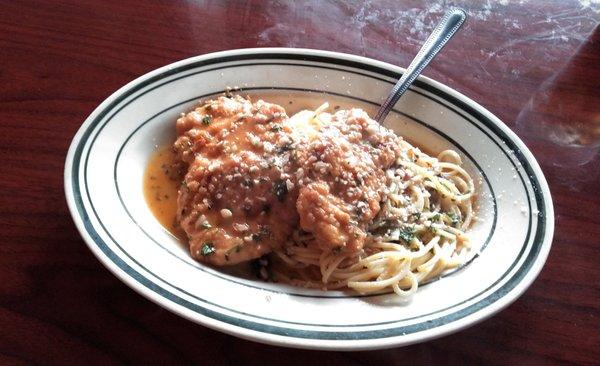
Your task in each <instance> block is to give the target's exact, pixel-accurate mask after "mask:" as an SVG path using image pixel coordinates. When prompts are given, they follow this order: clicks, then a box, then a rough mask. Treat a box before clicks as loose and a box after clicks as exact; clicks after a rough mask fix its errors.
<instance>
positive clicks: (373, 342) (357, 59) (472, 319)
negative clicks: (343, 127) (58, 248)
mask: <svg viewBox="0 0 600 366" xmlns="http://www.w3.org/2000/svg"><path fill="white" fill-rule="evenodd" d="M260 54H281V55H295V56H296V57H297V56H315V57H324V58H332V59H339V60H346V61H350V62H354V63H358V64H363V65H369V66H372V67H375V68H378V69H383V70H388V71H390V72H393V73H403V72H404V71H405V70H404V69H403V68H400V67H397V66H394V65H391V64H388V63H385V62H382V61H377V60H374V59H370V58H366V57H362V56H356V55H351V54H345V53H338V52H331V51H321V50H313V49H297V48H249V49H240V50H229V51H222V52H215V53H209V54H205V55H200V56H195V57H191V58H187V59H184V60H181V61H178V62H175V63H172V64H169V65H166V66H163V67H161V68H158V69H155V70H153V71H151V72H149V73H146V74H144V75H142V76H140V77H138V78H136V79H134V80H133V81H131V82H129V83H127V84H126V85H124V86H123V87H121V88H120V89H118V90H117V91H116V92H114V93H113V94H111V95H110V96H109V97H108V98H106V99H105V100H104V101H103V102H102V103H101V104H100V105H99V106H98V107H97V108H95V109H94V111H93V112H92V113H91V114H90V115H89V116H88V117H87V118H86V120H85V121H84V123H83V124H82V125H81V127H80V128H79V130H78V131H77V133H76V134H75V136H74V138H73V140H72V142H71V145H70V147H69V152H68V154H67V157H66V161H65V171H64V186H65V197H66V200H67V204H68V206H69V211H70V213H71V216H72V218H73V221H74V222H75V225H76V226H77V229H78V231H79V233H80V235H81V236H82V238H83V239H84V241H85V242H86V244H87V246H88V247H89V248H90V249H91V250H92V252H93V253H94V255H95V256H96V257H97V258H98V259H99V260H100V262H101V263H102V264H103V265H104V266H105V267H107V268H108V269H109V270H110V271H111V272H112V273H113V274H114V275H116V276H117V278H119V279H120V280H121V281H123V282H124V283H126V284H127V285H128V286H129V287H131V288H132V289H134V290H135V291H136V292H138V293H140V294H142V295H143V296H144V297H146V298H149V299H150V300H151V301H153V302H155V303H157V304H158V305H160V306H162V307H164V308H166V309H168V310H170V311H172V312H174V313H176V314H178V315H180V316H183V317H185V318H187V319H189V320H192V321H194V322H196V323H200V324H202V325H204V326H208V327H210V328H213V329H216V330H219V331H222V332H225V333H228V334H232V335H235V336H238V337H241V338H245V339H250V340H254V341H259V342H262V343H267V344H274V345H280V346H287V347H295V348H310V349H331V350H364V349H378V348H387V347H393V346H399V345H408V344H412V343H416V342H421V341H425V340H429V339H433V338H437V337H441V336H443V335H446V334H449V333H453V332H456V331H458V330H460V329H463V328H466V327H468V326H472V325H475V324H476V323H478V322H480V321H482V320H484V319H487V318H488V317H490V316H492V315H494V314H495V313H497V312H498V311H499V310H501V309H503V308H505V307H507V306H508V305H510V304H511V303H512V302H514V301H515V300H516V299H517V298H518V297H520V296H521V295H522V293H523V292H524V291H525V290H526V289H527V288H528V287H529V286H530V285H531V284H532V283H533V281H534V280H535V278H537V276H538V274H539V272H540V271H541V269H542V267H543V265H544V263H545V261H546V259H547V256H548V253H549V251H550V248H551V245H552V239H553V233H554V212H553V203H552V197H551V195H550V190H549V188H548V184H547V182H546V179H545V177H544V174H543V172H542V170H541V168H540V167H539V165H538V163H537V161H536V159H535V157H534V156H533V154H532V153H531V152H530V151H529V149H528V148H527V147H526V146H525V144H524V143H523V142H522V141H521V140H520V139H519V137H518V136H517V135H516V134H515V133H514V132H512V130H510V128H508V127H507V126H506V125H505V124H504V123H503V122H502V121H501V120H500V119H498V118H497V117H496V116H494V115H493V114H492V113H491V112H489V111H488V110H487V109H485V108H484V107H483V106H481V105H480V104H478V103H476V102H475V101H473V100H471V99H470V98H468V97H466V96H465V95H463V94H461V93H459V92H457V91H456V90H454V89H452V88H450V87H448V86H446V85H443V84H441V83H439V82H437V81H435V80H432V79H430V78H427V77H424V76H420V77H419V80H420V82H423V83H424V84H429V85H430V86H432V87H433V88H434V89H438V90H440V91H441V92H442V93H444V94H446V95H449V96H451V97H454V98H455V99H456V100H458V101H459V102H461V103H462V104H464V105H466V106H468V107H470V108H472V109H473V110H474V111H475V112H477V113H479V114H481V115H482V116H483V117H484V118H486V119H488V120H490V121H491V122H492V123H493V125H494V126H496V127H498V128H499V129H500V130H501V131H502V132H503V133H504V134H505V135H506V137H507V138H508V139H509V140H511V141H512V142H513V143H514V144H515V145H516V146H517V147H518V148H519V150H520V152H521V153H522V154H523V157H524V159H525V160H526V161H527V162H528V163H529V165H530V167H531V169H532V170H533V173H534V174H535V177H536V179H537V181H538V183H539V189H540V190H541V194H542V196H543V199H544V200H545V203H546V207H544V209H545V211H546V212H545V220H546V222H545V225H546V226H545V230H544V234H545V235H544V238H543V239H544V240H543V242H542V243H541V247H540V251H539V252H538V254H537V256H536V257H535V258H534V263H533V264H532V266H531V267H530V269H529V271H528V272H526V273H525V274H524V277H523V278H522V279H521V280H520V281H519V282H518V283H517V284H516V285H515V287H514V288H513V289H511V290H510V291H508V292H507V293H506V294H505V295H504V296H503V297H502V298H500V299H498V300H497V301H495V302H493V303H492V304H490V305H488V306H485V307H483V308H481V309H479V310H476V311H475V312H474V313H472V314H469V315H467V316H465V317H463V318H462V319H459V320H457V321H454V322H451V323H447V324H443V325H442V326H440V327H434V328H430V329H427V330H424V331H419V332H415V333H412V334H409V335H406V336H402V335H400V336H393V337H388V338H370V339H360V340H336V339H331V340H329V339H315V338H298V337H287V336H282V335H277V334H272V333H266V332H260V331H256V330H252V329H248V328H244V327H241V326H236V325H233V324H229V323H225V322H222V321H219V320H217V319H213V318H210V317H208V316H206V315H203V314H199V313H196V312H194V311H192V310H191V309H187V308H185V307H183V306H182V305H179V304H176V303H174V302H173V301H171V300H169V299H166V298H164V297H163V296H162V295H160V294H159V293H157V292H154V291H151V290H149V289H148V288H146V286H144V285H143V284H141V283H140V282H138V281H137V280H136V279H134V278H132V277H131V275H130V274H128V273H126V272H125V271H124V270H123V269H121V268H120V267H119V266H118V265H117V264H116V263H115V262H114V261H112V260H111V259H110V258H108V256H107V255H106V254H105V253H104V252H102V250H101V249H100V248H99V247H98V246H97V245H96V242H95V241H94V239H93V238H92V237H91V236H90V235H89V233H88V231H87V229H86V228H85V225H84V222H83V219H82V218H81V217H80V216H79V213H78V210H77V207H76V204H75V198H74V188H73V187H71V184H70V183H71V178H72V174H71V172H72V164H73V158H74V155H75V150H76V147H77V145H78V143H79V142H80V140H81V138H82V136H83V135H84V133H85V132H86V131H87V129H88V128H89V125H90V124H91V122H92V121H93V120H94V119H95V118H96V117H98V115H99V114H100V113H101V112H102V111H104V110H105V109H106V107H107V106H110V105H111V103H112V102H114V101H115V99H117V98H118V97H119V96H120V95H122V94H124V93H126V92H127V91H128V90H129V89H131V88H133V87H135V86H137V85H138V84H140V83H141V82H143V81H145V80H148V79H152V78H154V77H156V76H159V75H161V74H162V73H168V72H169V71H171V70H174V69H177V68H179V67H181V66H184V65H188V64H194V63H197V62H201V61H206V60H211V59H216V58H226V57H232V56H240V55H245V56H252V55H260ZM460 109H461V110H462V108H460ZM528 180H529V179H528Z"/></svg>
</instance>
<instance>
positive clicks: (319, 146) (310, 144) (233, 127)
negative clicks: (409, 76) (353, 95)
mask: <svg viewBox="0 0 600 366" xmlns="http://www.w3.org/2000/svg"><path fill="white" fill-rule="evenodd" d="M176 128H177V135H178V137H177V140H176V142H175V143H174V145H173V147H172V149H173V151H174V153H175V160H176V161H175V163H174V165H173V166H174V167H177V170H181V171H183V172H184V174H183V175H182V177H181V178H180V181H181V184H180V186H179V189H178V195H177V201H176V205H177V212H176V221H177V223H178V224H179V226H180V228H181V229H183V231H185V235H186V237H187V239H188V243H189V247H190V253H191V255H192V257H194V258H195V259H197V260H199V261H203V262H208V263H211V264H215V265H232V264H237V263H240V262H245V261H248V260H251V259H255V258H259V257H261V256H263V255H265V254H267V253H269V252H270V251H272V250H273V249H274V248H278V247H280V246H281V245H283V243H285V242H286V241H287V240H288V238H289V237H290V235H291V234H292V232H293V230H294V229H296V228H298V227H300V228H301V229H302V230H304V231H306V232H308V233H312V234H313V235H314V237H315V240H314V243H315V245H318V246H319V247H321V248H322V249H324V250H331V251H348V252H357V251H360V250H361V249H362V247H363V245H364V242H365V238H366V235H367V234H366V229H367V227H368V225H369V224H370V223H371V222H372V220H373V219H374V218H375V216H377V214H378V213H379V211H380V202H381V201H382V199H383V198H384V197H383V195H384V192H385V190H386V177H385V170H386V169H387V168H389V167H390V166H391V165H392V164H393V163H394V162H395V161H396V159H397V158H398V156H399V153H400V147H399V141H400V139H401V138H400V137H398V136H396V135H395V134H393V133H392V132H391V131H389V130H387V129H385V128H383V127H381V126H379V124H378V123H377V122H375V121H373V120H372V119H370V118H369V117H368V115H367V114H366V113H365V112H364V111H362V110H360V109H351V110H341V111H338V112H336V113H335V114H329V113H315V112H314V111H302V112H300V113H298V114H296V115H294V116H292V117H291V118H289V117H288V116H287V114H286V112H285V110H284V109H283V108H282V107H281V106H279V105H276V104H270V103H267V102H264V101H262V100H259V101H257V102H255V103H252V102H251V101H250V100H248V99H244V98H242V97H240V96H235V97H232V98H227V97H220V98H218V99H216V100H211V101H208V102H206V103H204V104H202V105H200V106H199V107H197V108H195V109H194V110H193V111H191V112H189V113H187V114H184V115H182V116H181V118H179V119H178V120H177V123H176ZM147 198H148V196H147Z"/></svg>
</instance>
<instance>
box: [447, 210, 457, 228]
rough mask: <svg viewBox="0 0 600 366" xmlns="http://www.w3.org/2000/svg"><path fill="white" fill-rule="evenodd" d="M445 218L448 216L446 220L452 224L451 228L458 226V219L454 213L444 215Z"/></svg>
mask: <svg viewBox="0 0 600 366" xmlns="http://www.w3.org/2000/svg"><path fill="white" fill-rule="evenodd" d="M446 216H448V218H449V219H450V221H451V222H452V226H453V227H457V226H458V225H459V224H460V218H459V217H458V215H457V214H455V213H454V212H448V213H446Z"/></svg>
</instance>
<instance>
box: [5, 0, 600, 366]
mask: <svg viewBox="0 0 600 366" xmlns="http://www.w3.org/2000/svg"><path fill="white" fill-rule="evenodd" d="M426 3H427V4H426ZM446 3H447V1H416V0H415V1H398V0H390V1H366V0H365V1H362V0H361V1H353V2H345V1H330V0H327V1H325V0H323V1H319V0H314V1H295V2H292V1H245V0H244V1H242V0H240V1H161V0H155V1H143V2H135V1H123V0H108V1H58V0H56V1H16V0H15V1H1V2H0V157H1V160H2V164H1V165H0V171H1V174H0V240H1V242H0V364H68V365H80V364H122V363H125V364H188V363H197V364H211V365H212V364H215V365H221V364H223V365H270V364H286V365H314V364H343V365H362V364H379V365H396V364H397V365H401V364H402V365H404V364H432V365H441V364H457V365H462V364H486V365H487V364H518V365H524V364H534V365H538V364H598V363H599V362H600V219H599V217H600V216H599V215H598V212H600V193H599V192H600V158H599V154H598V151H599V149H600V30H599V28H598V22H599V21H600V5H598V3H597V1H589V0H588V1H575V0H565V1H558V0H556V1H534V0H531V1H508V0H504V1H498V2H494V1H479V2H471V1H457V2H456V3H458V5H460V6H462V7H464V8H465V9H466V10H467V12H468V14H469V19H468V21H467V24H466V26H464V27H463V29H462V30H461V31H460V33H459V34H458V35H457V36H456V37H455V38H454V39H452V40H451V41H450V43H449V44H448V46H447V47H446V48H445V49H444V51H443V52H442V54H440V55H439V56H438V57H437V58H436V59H435V60H434V61H433V62H432V64H431V65H430V67H429V68H427V69H426V71H425V72H424V74H425V75H427V76H429V77H432V78H434V79H436V80H438V81H440V82H442V83H444V84H447V85H448V86H450V87H452V88H454V89H456V90H458V91H460V92H461V93H463V94H465V95H467V96H469V97H470V98H472V99H474V100H475V101H477V102H479V103H481V104H482V105H483V106H484V107H486V108H487V109H489V110H490V111H491V112H492V113H494V114H495V115H496V116H498V117H499V118H500V119H501V120H503V121H504V122H505V123H506V124H507V125H508V126H509V127H510V128H511V129H512V130H513V131H515V132H516V133H517V134H518V135H519V137H520V138H521V139H523V141H524V142H525V143H526V144H527V145H528V146H529V147H530V149H531V150H532V151H533V153H534V155H535V156H536V158H537V159H538V161H539V163H540V165H541V167H542V169H543V171H544V173H545V175H546V178H547V180H548V183H549V185H550V189H551V191H552V196H553V200H554V208H555V211H556V218H555V223H556V230H555V233H554V241H553V245H552V250H551V252H550V256H549V258H548V260H547V262H546V265H545V267H544V269H543V270H542V272H541V274H540V275H539V277H538V278H537V280H536V281H535V282H534V283H533V285H532V286H531V287H530V288H529V289H528V290H527V291H526V292H525V294H524V295H523V296H522V297H520V298H519V299H518V300H517V301H516V302H515V303H513V304H512V305H510V306H509V307H508V308H506V309H505V310H503V311H502V312H500V313H499V314H497V315H496V316H494V317H492V318H491V319H488V320H486V321H484V322H482V323H480V324H477V325H475V326H473V327H471V328H468V329H466V330H463V331H461V332H458V333H455V334H452V335H449V336H446V337H443V338H441V339H437V340H433V341H429V342H425V343H421V344H417V345H412V346H408V347H403V348H395V349H389V350H379V351H370V352H366V351H365V352H346V353H344V352H320V351H307V350H294V349H286V348H280V347H274V346H268V345H263V344H258V343H254V342H251V341H246V340H241V339H238V338H235V337H232V336H229V335H225V334H222V333H219V332H216V331H213V330H210V329H208V328H205V327H203V326H201V325H198V324H195V323H192V322H190V321H187V320H185V319H183V318H180V317H179V316H177V315H174V314H172V313H170V312H169V311H167V310H164V309H163V308H161V307H160V306H158V305H156V304H154V303H152V302H150V301H149V300H147V299H145V298H143V297H142V296H140V295H138V294H137V293H136V292H134V291H133V290H132V289H130V288H129V287H127V286H126V285H125V284H123V283H122V282H121V281H119V280H118V279H117V278H116V277H115V276H113V275H112V274H111V273H110V272H109V271H108V270H106V269H105V268H104V267H103V266H102V265H101V264H100V262H99V261H98V260H97V259H96V258H95V257H94V256H93V255H92V253H91V252H90V250H89V249H88V247H87V246H86V244H85V243H84V242H83V240H82V239H81V237H80V236H79V234H78V232H77V230H76V229H75V226H74V224H73V222H72V220H71V217H70V215H69V212H68V209H67V205H66V202H65V196H64V193H63V166H64V160H65V156H66V153H67V149H68V147H69V144H70V142H71V139H72V138H73V136H74V134H75V132H76V131H77V129H78V128H79V127H80V125H81V123H82V122H83V121H84V119H85V118H86V117H87V115H88V114H89V113H91V111H92V110H93V109H94V108H95V107H96V106H97V105H98V104H99V103H100V102H101V101H102V100H104V99H105V98H106V97H108V96H109V95H110V94H111V93H112V92H114V91H115V90H116V89H118V88H119V87H120V86H122V85H123V84H125V83H127V82H128V81H130V80H132V79H134V78H136V77H138V76H140V75H142V74H144V73H146V72H149V71H151V70H153V69H155V68H157V67H160V66H163V65H166V64H169V63H171V62H174V61H177V60H180V59H184V58H187V57H190V56H195V55H199V54H204V53H209V52H214V51H220V50H228V49H236V48H246V47H275V46H278V47H305V48H316V49H325V50H333V51H340V52H347V53H352V54H358V55H363V56H368V57H371V58H375V59H379V60H383V61H387V62H390V63H393V64H396V65H400V66H407V65H408V63H409V62H410V60H411V58H412V57H413V56H414V55H415V54H416V52H417V50H418V48H419V47H420V45H421V44H422V42H423V41H424V39H425V38H426V37H427V35H428V33H429V32H430V31H431V30H432V28H433V27H434V26H435V24H436V22H437V21H438V20H439V19H440V17H441V15H442V14H443V12H444V10H445V9H446V8H447V5H444V4H446ZM451 3H454V2H451Z"/></svg>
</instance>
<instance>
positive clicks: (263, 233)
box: [252, 225, 271, 241]
mask: <svg viewBox="0 0 600 366" xmlns="http://www.w3.org/2000/svg"><path fill="white" fill-rule="evenodd" d="M269 235H271V230H269V227H267V226H264V225H263V226H261V227H260V230H259V231H258V232H257V233H254V234H252V240H253V241H261V240H262V239H263V238H266V237H268V236H269Z"/></svg>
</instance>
